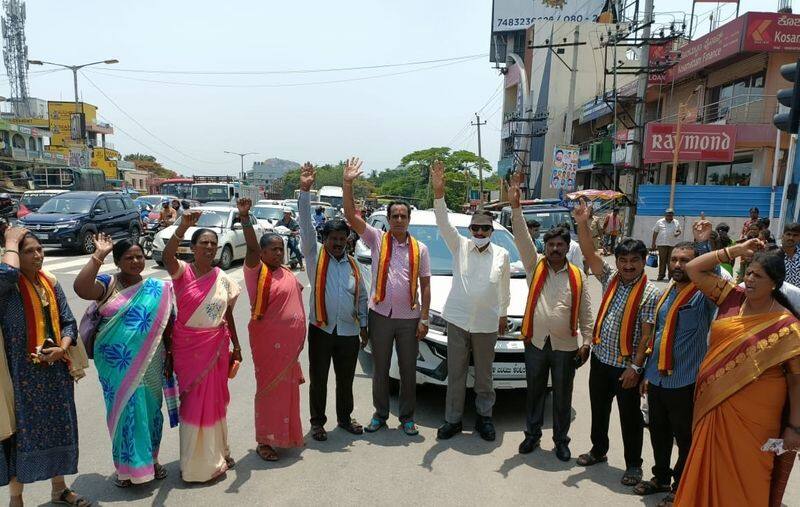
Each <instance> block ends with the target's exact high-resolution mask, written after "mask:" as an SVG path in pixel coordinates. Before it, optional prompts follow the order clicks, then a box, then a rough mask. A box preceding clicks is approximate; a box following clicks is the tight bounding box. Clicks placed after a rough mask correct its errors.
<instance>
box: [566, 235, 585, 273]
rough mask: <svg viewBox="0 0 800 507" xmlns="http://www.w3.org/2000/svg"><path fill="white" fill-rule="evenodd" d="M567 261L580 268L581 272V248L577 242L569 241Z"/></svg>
mask: <svg viewBox="0 0 800 507" xmlns="http://www.w3.org/2000/svg"><path fill="white" fill-rule="evenodd" d="M567 261H568V262H569V263H570V264H574V265H576V266H578V267H579V268H581V271H583V254H582V253H581V246H580V245H579V244H578V242H577V241H575V240H574V239H571V240H570V241H569V251H568V252H567Z"/></svg>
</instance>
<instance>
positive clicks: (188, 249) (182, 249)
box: [178, 246, 192, 254]
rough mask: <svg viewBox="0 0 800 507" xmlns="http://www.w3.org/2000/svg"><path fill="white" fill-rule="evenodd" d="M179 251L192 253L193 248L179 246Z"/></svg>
mask: <svg viewBox="0 0 800 507" xmlns="http://www.w3.org/2000/svg"><path fill="white" fill-rule="evenodd" d="M178 253H179V254H188V253H192V249H191V248H189V247H188V246H179V247H178Z"/></svg>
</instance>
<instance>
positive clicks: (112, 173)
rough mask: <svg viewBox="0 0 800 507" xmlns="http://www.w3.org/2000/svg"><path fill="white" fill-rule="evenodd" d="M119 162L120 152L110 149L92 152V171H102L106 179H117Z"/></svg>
mask: <svg viewBox="0 0 800 507" xmlns="http://www.w3.org/2000/svg"><path fill="white" fill-rule="evenodd" d="M117 160H119V152H118V151H115V150H112V149H110V148H95V149H94V150H92V163H91V167H92V169H100V170H101V171H103V172H104V173H105V175H106V178H110V179H117Z"/></svg>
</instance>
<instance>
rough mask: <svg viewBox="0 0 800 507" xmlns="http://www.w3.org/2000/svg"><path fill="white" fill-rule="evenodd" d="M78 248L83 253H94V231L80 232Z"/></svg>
mask: <svg viewBox="0 0 800 507" xmlns="http://www.w3.org/2000/svg"><path fill="white" fill-rule="evenodd" d="M78 248H79V249H80V251H81V253H84V254H93V253H94V233H93V232H92V231H83V232H82V233H81V236H80V241H79V247H78Z"/></svg>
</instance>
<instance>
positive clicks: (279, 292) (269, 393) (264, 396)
mask: <svg viewBox="0 0 800 507" xmlns="http://www.w3.org/2000/svg"><path fill="white" fill-rule="evenodd" d="M262 266H264V265H263V264H259V266H258V267H256V268H248V267H247V266H245V267H244V279H245V284H246V286H247V292H248V294H249V296H250V301H251V302H253V301H255V300H256V295H257V288H258V275H259V272H260V270H261V269H262ZM247 329H248V331H249V334H250V350H251V351H252V353H253V365H254V366H255V372H256V396H255V429H256V442H258V443H259V444H266V445H270V446H273V447H282V448H290V447H302V446H303V445H304V442H303V425H302V423H301V420H300V384H302V383H303V382H304V379H303V371H302V370H301V369H300V362H299V359H300V353H301V352H302V351H303V346H304V344H305V336H306V314H305V309H304V307H303V299H302V286H301V285H300V283H299V282H298V281H297V278H295V276H294V275H293V274H292V273H291V272H290V271H288V270H286V269H283V268H280V269H277V270H275V271H273V274H272V283H271V285H270V290H269V304H268V306H267V309H266V312H265V314H264V316H263V317H262V318H261V319H257V320H256V319H252V318H251V319H250V324H249V325H248V327H247Z"/></svg>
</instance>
